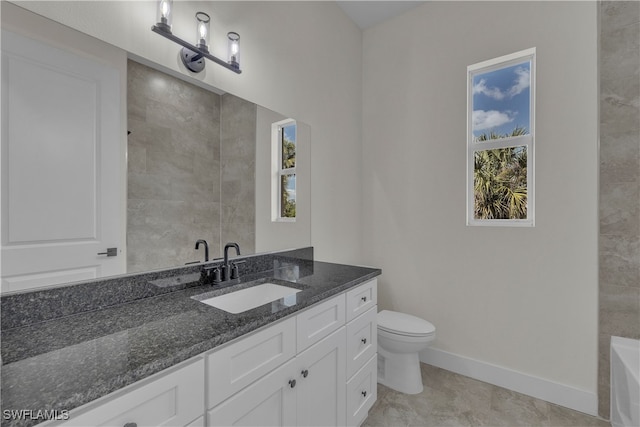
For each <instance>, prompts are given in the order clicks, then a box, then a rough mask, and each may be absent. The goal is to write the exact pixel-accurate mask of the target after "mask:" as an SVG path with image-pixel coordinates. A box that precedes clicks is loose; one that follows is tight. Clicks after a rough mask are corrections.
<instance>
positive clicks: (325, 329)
mask: <svg viewBox="0 0 640 427" xmlns="http://www.w3.org/2000/svg"><path fill="white" fill-rule="evenodd" d="M344 306H345V296H344V294H340V295H338V296H336V297H333V298H331V299H330V300H327V301H323V302H321V303H319V304H316V305H314V306H313V307H311V308H308V309H307V310H304V311H302V312H300V313H299V314H298V315H296V328H297V337H298V341H297V349H298V353H300V352H301V351H303V350H304V349H305V348H307V347H309V346H310V345H312V344H313V343H316V342H318V341H320V340H321V339H322V338H324V337H326V336H328V335H329V334H330V333H331V332H333V331H335V330H337V329H338V328H340V327H342V326H344V322H345V312H344Z"/></svg>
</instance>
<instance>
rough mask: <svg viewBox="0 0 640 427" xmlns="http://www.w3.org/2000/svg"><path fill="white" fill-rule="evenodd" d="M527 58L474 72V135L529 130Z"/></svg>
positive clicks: (528, 63) (529, 80) (528, 70)
mask: <svg viewBox="0 0 640 427" xmlns="http://www.w3.org/2000/svg"><path fill="white" fill-rule="evenodd" d="M530 70H531V63H530V62H529V61H526V62H523V63H521V64H516V65H512V66H509V67H506V68H502V69H499V70H495V71H490V72H487V73H483V74H476V75H475V76H473V117H472V127H473V135H474V136H476V137H477V136H479V135H481V134H483V133H489V132H491V131H494V132H496V133H498V134H506V133H511V131H512V130H513V129H514V128H516V127H518V126H521V127H524V128H526V129H527V131H529V128H530V126H529V98H530V91H529V89H530V83H531V77H530Z"/></svg>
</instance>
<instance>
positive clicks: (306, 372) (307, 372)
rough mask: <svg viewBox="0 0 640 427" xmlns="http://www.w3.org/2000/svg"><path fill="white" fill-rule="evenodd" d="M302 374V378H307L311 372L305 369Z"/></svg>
mask: <svg viewBox="0 0 640 427" xmlns="http://www.w3.org/2000/svg"><path fill="white" fill-rule="evenodd" d="M301 374H302V376H303V377H304V378H307V375H309V370H308V369H305V370H303V371H302V372H301Z"/></svg>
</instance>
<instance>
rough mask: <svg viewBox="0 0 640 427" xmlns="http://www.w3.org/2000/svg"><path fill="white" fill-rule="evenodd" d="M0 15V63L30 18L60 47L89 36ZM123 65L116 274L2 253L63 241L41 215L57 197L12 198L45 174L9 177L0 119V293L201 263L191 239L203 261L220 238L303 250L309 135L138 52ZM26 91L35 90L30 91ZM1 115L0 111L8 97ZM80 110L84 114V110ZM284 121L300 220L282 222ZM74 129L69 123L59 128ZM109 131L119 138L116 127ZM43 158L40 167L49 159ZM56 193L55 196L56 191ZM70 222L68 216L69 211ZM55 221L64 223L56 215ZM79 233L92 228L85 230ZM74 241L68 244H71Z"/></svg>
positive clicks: (72, 166)
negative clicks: (18, 209)
mask: <svg viewBox="0 0 640 427" xmlns="http://www.w3.org/2000/svg"><path fill="white" fill-rule="evenodd" d="M2 7H3V9H2V21H3V38H2V44H3V46H2V47H3V67H4V66H5V64H4V63H5V53H6V52H5V50H6V49H5V47H6V46H5V44H6V43H8V41H6V40H5V39H6V38H5V32H4V30H5V23H6V22H7V21H6V20H11V19H18V21H19V22H22V23H25V20H26V21H29V20H31V19H33V20H34V21H33V25H22V27H23V28H29V27H30V28H37V29H38V31H46V30H45V29H43V28H45V27H51V28H53V27H56V26H57V27H59V28H57V27H56V28H55V31H60V32H61V34H63V36H60V35H59V34H57V37H58V38H59V39H62V40H64V39H65V38H67V39H68V38H69V37H77V38H87V37H88V36H86V35H84V34H82V33H80V32H77V31H75V30H71V29H69V28H67V27H64V26H62V25H60V24H58V23H55V21H51V20H48V19H46V18H43V17H41V16H38V15H35V14H33V13H31V12H29V11H26V10H24V9H22V8H20V7H17V6H15V5H12V4H10V3H7V2H3V4H2ZM15 14H17V15H15ZM14 15H15V16H14ZM16 16H17V18H16ZM18 21H16V22H18ZM45 21H47V22H45ZM15 25H17V24H15ZM7 27H11V26H9V25H7ZM8 29H9V30H11V28H8ZM18 56H20V55H14V57H11V60H9V61H6V63H8V65H7V66H8V67H11V66H14V64H13V62H16V63H18V62H19V61H13V58H16V57H18ZM129 58H130V59H128V60H127V71H126V73H124V74H125V75H121V78H122V79H125V80H126V88H127V89H126V93H127V100H126V112H124V113H123V114H124V115H126V123H127V125H126V131H128V132H129V135H128V137H127V142H126V156H122V158H123V159H125V160H123V161H121V162H120V165H119V167H120V169H122V170H121V171H120V175H119V178H118V179H123V180H125V181H126V184H125V185H122V186H121V187H120V188H126V190H123V191H120V193H124V192H126V194H119V195H117V196H116V199H118V200H120V202H118V205H119V207H118V208H117V209H114V210H113V211H114V212H121V214H119V216H120V217H122V216H125V218H121V225H120V230H121V234H122V235H125V233H126V243H124V244H123V245H121V247H119V248H117V249H116V251H117V252H116V257H120V258H119V259H118V263H119V264H121V265H124V267H123V268H120V269H119V270H116V271H115V272H111V273H109V272H106V270H101V269H100V268H85V267H82V268H79V267H78V268H72V269H69V270H68V271H69V273H68V274H67V271H66V270H64V269H61V268H58V267H56V266H55V265H53V264H52V262H51V258H52V257H51V256H48V255H44V253H43V252H40V249H41V248H37V250H36V252H35V255H33V256H31V255H30V256H28V257H25V258H24V259H25V260H24V261H19V262H16V261H15V258H14V257H13V253H11V255H7V253H8V251H7V250H6V249H11V250H13V249H16V248H19V247H25V248H27V247H36V246H42V247H46V246H52V245H53V243H51V242H58V241H61V239H63V238H64V236H63V237H61V236H59V235H58V234H59V233H58V231H57V230H59V229H60V228H59V227H56V226H47V224H43V223H46V222H47V221H48V220H49V219H48V217H50V216H55V215H56V212H57V211H56V209H58V207H56V206H53V205H59V204H60V203H59V201H54V202H53V205H52V206H49V205H48V204H47V200H46V197H44V198H42V197H39V198H37V199H38V200H37V204H36V205H32V206H35V208H34V209H29V208H28V203H32V202H33V199H34V198H33V197H26V196H24V193H25V192H21V191H19V190H20V188H21V187H20V186H13V185H14V182H18V181H19V180H20V178H22V179H23V181H25V182H27V187H28V186H33V187H35V186H36V181H37V182H39V183H42V182H43V181H42V180H41V177H40V178H30V177H29V176H28V175H23V176H22V177H21V176H19V174H17V173H16V172H15V170H16V169H18V168H16V167H14V166H15V165H16V164H17V163H15V162H14V161H13V160H12V159H8V156H7V155H6V152H7V146H8V145H9V144H11V142H9V141H10V138H7V135H11V130H10V128H11V126H14V128H15V127H16V126H15V125H16V123H14V122H9V123H8V124H9V125H10V126H5V125H6V123H5V120H6V117H7V116H6V114H5V115H3V124H2V127H3V129H5V130H3V164H2V171H3V172H2V174H3V176H2V185H3V193H4V196H3V197H2V204H3V206H2V222H3V223H2V231H3V238H2V246H3V253H2V263H1V264H0V267H1V271H2V292H13V291H20V290H25V289H31V288H39V287H44V286H55V285H58V284H63V283H69V282H71V281H76V280H88V279H92V278H98V277H108V276H111V275H114V274H117V275H120V274H127V273H139V272H144V271H151V270H157V269H164V268H171V267H178V266H183V265H185V264H187V263H195V262H202V261H204V260H205V248H204V246H203V245H202V244H201V245H200V247H199V249H196V248H195V246H196V241H197V240H206V241H207V243H208V257H209V259H214V258H217V257H220V256H221V255H222V251H221V249H222V247H224V244H225V243H226V242H237V243H238V244H239V245H240V248H241V252H242V254H243V255H248V254H252V253H259V252H268V251H272V250H280V249H287V248H294V247H303V246H310V244H311V226H310V197H311V196H310V192H311V188H310V187H311V186H310V158H311V154H310V150H311V145H310V143H311V129H310V127H309V126H308V125H306V124H304V123H301V122H299V121H295V120H293V119H292V118H291V117H288V116H285V115H283V114H280V113H277V112H275V111H272V110H270V109H268V108H264V107H262V106H259V105H256V104H255V103H252V102H250V101H247V100H245V99H242V98H239V97H236V96H234V95H232V94H229V93H225V92H224V91H221V90H218V89H215V88H210V87H206V85H195V84H193V83H192V82H191V81H189V78H188V76H186V75H185V76H176V75H175V74H176V73H172V75H169V74H167V73H166V72H165V71H166V70H164V69H163V67H162V66H159V65H156V64H153V63H149V62H145V61H140V59H139V58H137V57H135V56H134V55H129ZM12 61H13V62H12ZM142 62H145V63H144V64H143V63H142ZM17 66H19V64H18V65H17ZM16 69H19V68H16ZM74 72H75V71H74ZM4 74H6V73H3V90H4V87H5V86H4V85H5V84H7V83H12V82H11V81H5V77H4ZM27 74H28V73H27ZM27 74H25V77H24V79H23V80H24V81H23V82H22V84H23V86H22V87H20V86H18V89H16V93H18V92H20V90H21V88H22V89H24V88H26V87H27V86H28V87H31V86H34V87H35V86H37V85H35V84H33V85H32V84H31V83H29V81H28V80H27ZM121 74H122V73H121ZM13 75H14V76H15V75H16V73H14V74H13ZM183 77H184V78H183ZM18 83H20V82H18ZM49 86H50V85H49ZM9 87H10V86H9ZM10 90H11V87H10ZM28 90H33V91H34V92H35V91H37V90H38V89H28ZM43 90H48V86H46V85H45V86H44V87H43ZM3 98H5V94H4V93H3ZM3 107H6V106H5V104H4V100H3ZM6 110H7V109H6V108H5V111H6ZM60 111H62V109H60ZM77 113H78V114H82V111H80V112H77ZM123 119H124V117H123ZM288 119H292V120H293V122H294V123H295V125H296V126H295V127H296V131H295V133H294V134H293V138H295V139H296V141H295V145H296V170H297V175H296V179H295V185H296V186H295V189H291V191H290V192H291V194H293V195H295V202H296V217H295V219H294V220H291V219H290V220H288V221H278V220H277V218H275V217H274V215H273V204H274V201H275V202H276V203H277V202H278V200H277V198H276V199H274V196H273V194H274V191H277V189H276V190H274V183H276V182H277V181H275V180H274V179H273V173H274V171H273V169H272V168H273V166H272V165H273V163H274V158H273V152H274V150H273V146H275V145H274V144H277V139H274V138H275V137H274V133H273V131H274V123H278V122H282V121H283V120H288ZM65 120H66V118H64V117H61V120H59V122H64V121H65ZM41 123H43V122H39V121H32V122H30V123H29V126H28V127H29V128H30V129H29V132H27V134H29V135H43V134H44V135H46V134H47V132H48V131H49V129H44V128H43V129H38V126H43V127H44V124H41ZM68 124H69V123H68ZM58 126H63V125H62V124H58ZM70 127H75V126H70V125H69V126H67V128H70ZM7 128H9V130H7ZM112 131H115V132H118V130H117V129H115V130H114V129H112ZM25 141H27V140H19V141H18V143H20V142H22V146H24V145H25V144H26V143H25ZM18 143H15V144H16V145H17V144H18ZM12 149H13V146H12ZM25 155H28V153H27V154H25ZM88 155H91V153H89V154H88ZM78 156H80V155H79V154H77V153H75V152H74V153H73V155H70V156H66V157H65V156H57V158H56V159H55V160H56V161H58V163H57V164H56V165H51V166H50V165H48V164H44V163H43V164H41V165H40V166H39V169H37V170H34V171H32V175H36V174H37V173H38V170H40V171H42V170H44V169H49V171H52V170H53V171H56V170H58V171H59V170H64V169H68V170H70V171H75V170H76V169H78V167H77V164H76V163H74V162H75V160H74V159H76V158H78ZM52 157H53V156H52ZM42 158H43V159H46V158H47V156H42ZM60 158H64V161H66V162H67V163H60V161H61V160H60ZM51 160H52V162H53V161H54V159H53V158H52V159H51ZM23 161H24V160H23ZM24 162H25V164H26V163H28V162H27V161H24ZM9 165H11V167H9ZM25 173H26V172H25ZM6 174H9V175H6ZM12 174H13V175H12ZM51 175H53V174H51ZM25 176H26V178H25ZM70 176H71V179H68V180H67V181H66V182H68V183H69V185H71V186H73V185H75V184H76V183H74V181H80V182H81V181H82V180H77V179H76V180H74V179H73V175H71V174H70ZM51 181H56V178H55V177H54V176H51ZM60 182H65V181H60ZM78 186H79V187H78V188H79V190H78V194H81V191H82V188H80V187H81V186H80V184H78ZM52 188H54V191H52V194H53V193H55V186H52ZM74 192H75V190H74V191H66V192H65V194H66V196H69V195H70V194H71V195H73V194H75V193H74ZM20 194H22V196H20ZM14 196H15V197H14ZM23 202H24V203H23ZM20 203H23V205H24V206H23V208H24V210H25V211H27V212H30V214H29V215H26V216H22V219H21V221H20V223H19V224H18V225H17V227H16V230H17V231H15V232H14V231H13V229H12V228H11V226H13V224H11V225H8V223H10V221H9V220H8V219H10V220H12V221H14V224H16V215H15V212H14V210H13V207H15V206H18V205H20ZM83 203H84V202H82V201H76V200H67V201H65V203H64V205H65V206H82V205H83ZM123 206H126V209H124V208H123ZM25 207H26V208H25ZM125 210H126V214H124V212H125ZM65 212H66V211H65ZM63 213H64V212H63ZM66 214H67V216H68V212H66ZM58 216H60V217H64V215H63V214H59V215H58ZM103 216H106V215H103ZM73 225H74V226H75V225H77V226H78V227H77V228H82V227H83V226H84V225H83V224H73ZM70 227H71V226H70ZM85 228H87V229H90V228H91V225H87V226H86V227H85ZM52 230H53V231H52ZM39 233H40V234H39ZM57 233H58V234H57ZM89 234H90V233H89ZM41 236H46V237H41ZM21 238H22V240H21ZM70 240H74V236H71V238H70ZM75 240H76V243H78V244H77V245H75V246H81V245H80V243H82V242H83V240H91V239H84V238H82V237H81V238H75ZM67 246H74V245H73V244H72V245H67ZM45 249H46V248H45ZM108 249H109V248H107V247H105V248H98V250H97V251H96V250H93V252H91V254H90V255H91V257H92V258H95V259H104V258H108V257H109V256H110V255H111V252H109V251H108ZM99 251H103V252H99ZM85 252H86V251H85ZM66 253H67V252H64V251H56V255H55V256H56V257H60V258H64V257H65V256H67V257H70V258H72V257H75V256H76V255H74V252H73V251H71V252H69V255H65V254H66ZM101 254H102V255H101ZM125 260H126V261H125ZM96 262H97V261H96ZM89 263H90V262H89ZM20 266H27V267H28V270H24V269H23V270H20V269H19V268H18V267H20ZM16 271H17V272H16Z"/></svg>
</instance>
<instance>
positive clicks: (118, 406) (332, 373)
mask: <svg viewBox="0 0 640 427" xmlns="http://www.w3.org/2000/svg"><path fill="white" fill-rule="evenodd" d="M376 302H377V297H376V280H375V279H374V280H372V281H369V282H367V283H365V284H363V285H360V286H358V287H356V288H354V289H352V290H349V291H347V292H344V293H341V294H339V295H337V296H335V297H332V298H330V299H328V300H326V301H322V302H320V303H318V304H316V305H314V306H312V307H310V308H308V309H305V310H301V311H300V312H298V313H296V315H295V316H291V317H289V318H286V319H284V320H281V321H279V322H277V323H275V324H272V325H269V326H268V327H265V328H262V329H259V330H258V331H256V332H253V333H251V334H248V335H247V336H245V337H241V338H239V339H237V340H235V341H233V342H231V343H229V344H227V345H224V346H222V347H220V348H217V349H214V350H212V351H210V352H208V353H206V354H204V355H202V356H199V357H197V358H194V359H192V360H191V361H188V362H184V363H183V364H181V365H179V366H176V367H174V368H170V369H168V370H167V371H166V372H161V373H159V374H157V375H155V376H153V377H151V378H149V379H147V380H143V381H141V382H140V383H136V384H133V385H132V386H130V387H127V388H125V389H123V390H121V391H118V392H115V393H112V394H111V395H109V396H106V397H104V398H102V399H99V400H97V401H96V402H92V403H90V404H88V405H86V406H84V407H82V408H79V409H76V410H74V411H73V412H72V413H71V418H70V419H69V420H67V421H64V422H62V423H56V422H53V423H45V425H46V426H63V427H80V426H96V427H98V426H113V427H121V426H125V425H127V424H129V425H130V426H133V425H135V426H136V427H143V426H154V427H157V426H171V427H205V426H232V425H233V426H257V425H259V426H293V425H296V426H314V425H315V426H343V425H359V424H361V423H362V421H364V419H365V418H366V416H367V413H368V411H369V409H370V408H371V406H372V405H373V403H374V402H375V399H376V383H377V377H376V374H377V370H376V363H377V355H376V352H377V329H376V314H377V313H376ZM205 390H206V398H205ZM205 402H206V405H205ZM205 411H206V416H205Z"/></svg>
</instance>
